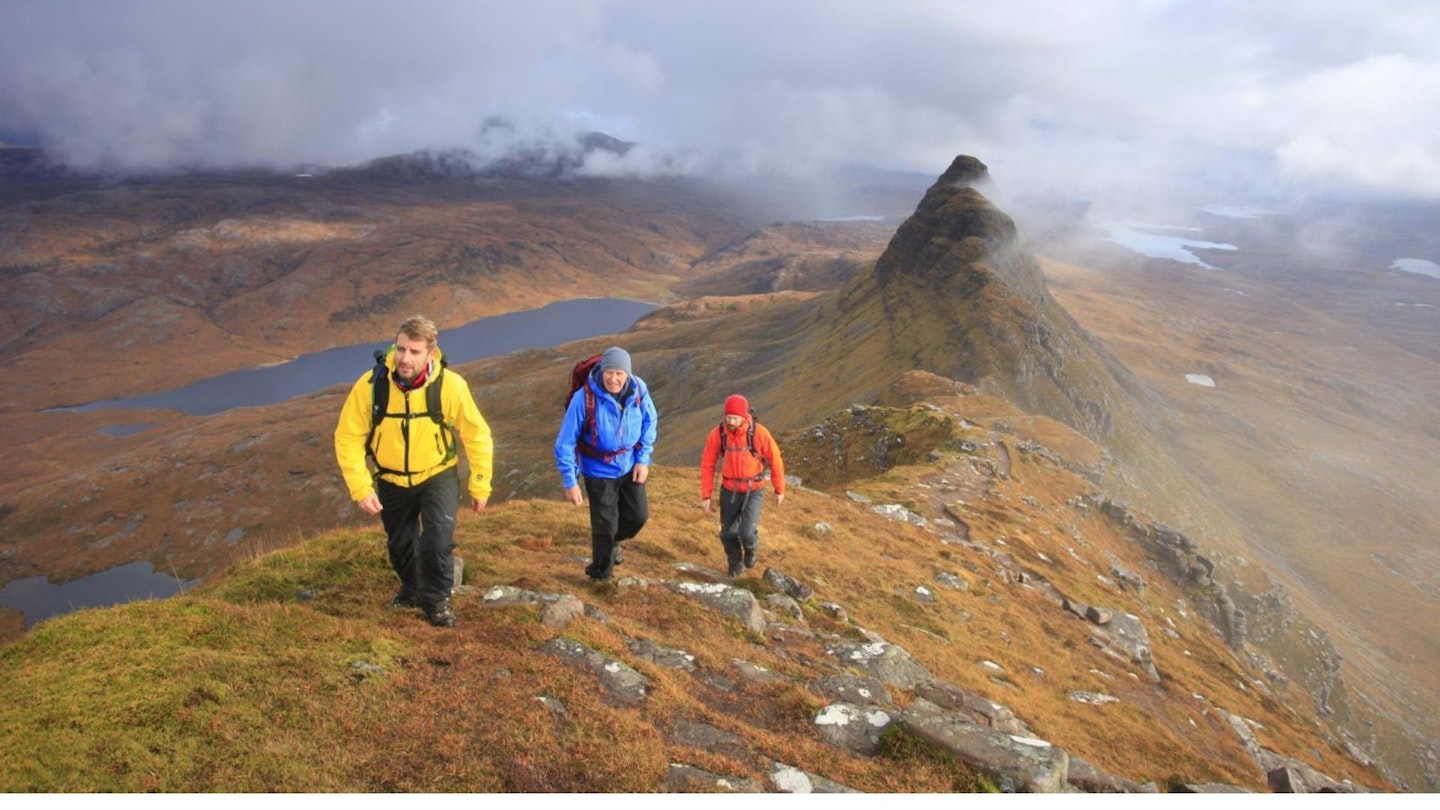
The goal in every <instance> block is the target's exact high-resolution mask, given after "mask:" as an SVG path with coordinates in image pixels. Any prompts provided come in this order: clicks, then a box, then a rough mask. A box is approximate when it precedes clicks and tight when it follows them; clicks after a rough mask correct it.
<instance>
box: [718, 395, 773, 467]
mask: <svg viewBox="0 0 1440 810" xmlns="http://www.w3.org/2000/svg"><path fill="white" fill-rule="evenodd" d="M715 429H716V430H718V431H720V458H721V459H722V460H723V459H724V458H725V436H726V434H727V433H729V431H727V430H726V429H725V420H724V419H723V418H722V419H721V420H720V424H719V425H718V426H716V428H715ZM745 444H746V449H747V450H749V451H750V455H752V456H754V457H755V458H759V459H760V474H759V475H757V476H755V477H754V478H751V479H748V480H750V481H763V480H765V479H766V478H768V477H770V462H769V461H767V460H765V459H763V458H760V454H759V453H757V452H755V409H754V408H751V409H750V420H749V428H748V429H747V430H746V431H745Z"/></svg>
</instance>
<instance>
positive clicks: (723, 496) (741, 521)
mask: <svg viewBox="0 0 1440 810" xmlns="http://www.w3.org/2000/svg"><path fill="white" fill-rule="evenodd" d="M764 505H765V489H764V488H763V487H761V488H758V489H752V490H750V491H748V492H735V491H734V490H730V489H724V488H721V490H720V542H721V544H723V545H724V546H725V559H726V561H728V562H729V563H730V567H731V568H732V569H733V568H734V567H735V566H737V565H739V564H740V555H741V553H742V552H743V551H744V550H746V549H749V550H750V552H751V554H752V555H753V554H754V552H755V551H756V550H757V549H758V547H759V546H760V508H761V507H762V506H764Z"/></svg>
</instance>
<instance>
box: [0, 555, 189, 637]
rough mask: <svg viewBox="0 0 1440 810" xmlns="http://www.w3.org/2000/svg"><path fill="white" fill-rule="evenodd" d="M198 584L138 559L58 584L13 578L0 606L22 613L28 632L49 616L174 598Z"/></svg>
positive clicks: (0, 594)
mask: <svg viewBox="0 0 1440 810" xmlns="http://www.w3.org/2000/svg"><path fill="white" fill-rule="evenodd" d="M199 581H200V580H198V579H192V580H179V579H176V578H175V577H172V576H169V575H168V574H160V573H157V572H156V571H155V569H154V568H152V567H151V566H150V563H148V562H144V561H143V560H142V561H140V562H133V563H126V564H125V565H121V566H117V567H115V568H111V569H109V570H106V571H101V572H100V573H98V574H91V575H90V576H88V577H82V578H80V579H77V580H74V581H71V582H62V583H60V584H59V585H51V584H50V580H48V579H46V578H45V577H27V578H25V579H17V580H15V581H13V582H9V583H6V585H5V587H3V588H0V605H4V606H5V607H7V608H10V609H11V610H18V611H20V612H21V613H23V614H25V627H26V628H27V629H28V628H30V627H32V626H34V625H35V623H36V622H40V621H44V620H45V619H48V618H50V617H51V616H59V615H61V614H64V613H69V612H71V611H74V610H80V609H81V608H90V607H108V606H110V605H118V604H120V603H121V602H130V601H134V600H136V599H160V598H163V597H166V596H174V595H175V594H177V593H181V592H182V591H184V590H185V589H187V588H190V587H192V586H193V585H195V584H196V583H197V582H199Z"/></svg>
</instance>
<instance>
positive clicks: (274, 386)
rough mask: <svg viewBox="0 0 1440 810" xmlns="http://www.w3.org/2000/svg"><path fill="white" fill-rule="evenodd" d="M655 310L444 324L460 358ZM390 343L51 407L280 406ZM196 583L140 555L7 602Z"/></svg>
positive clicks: (1, 593) (11, 593)
mask: <svg viewBox="0 0 1440 810" xmlns="http://www.w3.org/2000/svg"><path fill="white" fill-rule="evenodd" d="M655 309H656V305H655V304H648V303H645V302H643V301H629V300H625V299H622V298H577V299H572V300H569V301H560V302H557V303H554V304H550V305H549V306H545V307H541V308H540V309H533V310H526V311H524V312H510V313H506V314H504V315H496V316H493V317H489V318H481V319H480V320H478V321H473V322H471V323H468V324H466V325H464V326H459V327H455V328H453V329H445V328H442V329H441V330H440V348H441V350H442V351H444V353H445V357H446V358H447V359H448V360H449V361H450V362H451V363H452V364H459V363H468V362H470V361H472V360H480V359H482V358H486V357H495V356H498V355H502V354H509V353H510V352H514V351H520V350H522V349H537V348H551V347H553V346H559V345H561V344H564V343H569V342H571V341H574V340H583V339H585V338H590V337H595V336H597V335H611V334H615V333H617V332H623V331H625V330H626V329H628V328H629V327H630V326H631V325H632V324H634V323H635V321H637V320H639V319H640V318H641V317H642V316H644V315H646V314H648V313H650V312H653V311H654V310H655ZM396 325H397V326H398V325H399V324H398V322H397V324H396ZM390 342H391V341H390V339H388V338H384V339H379V340H376V341H375V342H374V343H361V344H356V345H354V346H342V347H340V348H336V349H327V350H325V351H322V352H315V353H313V354H307V355H302V356H300V357H297V358H295V359H294V360H291V361H289V362H286V363H278V364H276V365H271V366H262V367H260V368H252V369H245V370H244V371H236V372H233V373H230V374H222V375H220V376H218V377H211V378H209V379H205V380H201V381H199V382H197V383H194V384H192V385H187V386H185V387H183V388H176V389H174V390H172V391H164V392H161V393H157V394H144V395H141V396H137V397H130V398H127V399H107V400H101V401H99V402H91V403H88V404H85V405H77V406H71V407H65V408H53V409H51V410H62V411H94V410H103V409H106V408H129V409H152V408H154V409H164V410H175V411H180V412H182V413H186V414H190V415H192V416H204V415H207V414H214V413H220V412H221V411H226V410H229V409H231V408H242V407H248V406H258V405H274V404H276V403H280V402H284V401H285V400H287V399H290V398H292V397H297V396H301V395H304V394H310V393H313V392H315V391H319V390H320V389H322V388H328V387H329V386H332V385H337V384H339V383H353V382H354V381H355V380H356V379H358V378H359V377H360V375H361V374H364V373H365V372H367V371H368V370H369V369H370V368H372V367H373V366H374V364H375V357H374V352H375V350H376V349H383V348H386V347H388V346H389V345H390ZM579 359H581V358H578V357H577V358H576V360H579ZM152 426H153V425H152V424H150V423H145V424H140V425H112V426H107V427H105V428H102V429H101V432H102V433H105V434H107V435H112V436H123V435H127V434H129V433H134V432H138V431H143V430H145V429H147V428H149V427H152ZM196 582H198V580H192V581H189V582H182V581H180V580H177V579H175V578H174V577H171V576H167V575H164V574H158V573H156V572H155V571H154V570H153V569H152V568H151V566H150V563H148V562H144V561H140V562H132V563H126V564H125V565H121V566H117V567H115V568H111V569H109V570H106V571H101V572H99V573H97V574H93V575H91V576H88V577H84V578H82V579H77V580H75V581H73V582H66V583H62V584H59V585H52V584H50V582H49V580H47V579H46V578H45V577H30V578H28V579H20V580H15V581H14V582H10V583H8V584H6V585H5V586H4V587H3V588H0V605H4V606H5V607H8V608H11V609H13V610H18V611H20V612H21V613H23V614H25V626H26V627H30V626H31V625H33V624H35V623H36V622H38V621H41V620H43V619H48V618H50V617H51V616H57V615H60V614H63V613H68V612H70V611H72V610H78V609H80V608H86V607H105V606H107V605H116V604H120V603H121V602H127V601H130V600H132V599H147V598H162V597H166V596H173V595H174V594H176V593H179V592H181V591H183V590H184V589H186V588H188V587H190V586H191V585H193V584H195V583H196Z"/></svg>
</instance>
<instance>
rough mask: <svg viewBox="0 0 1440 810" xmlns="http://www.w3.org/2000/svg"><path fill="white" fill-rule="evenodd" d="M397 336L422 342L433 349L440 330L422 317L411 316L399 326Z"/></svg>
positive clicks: (433, 323) (432, 322)
mask: <svg viewBox="0 0 1440 810" xmlns="http://www.w3.org/2000/svg"><path fill="white" fill-rule="evenodd" d="M396 334H397V335H404V336H405V337H408V338H410V339H411V340H423V341H425V345H426V346H429V347H430V348H432V349H433V348H435V340H436V339H437V338H439V337H440V328H439V327H437V326H436V325H435V322H434V321H432V320H430V319H429V318H427V317H425V316H424V315H411V316H410V317H408V318H406V319H405V322H404V323H402V324H400V330H399V331H398V332H396Z"/></svg>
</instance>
